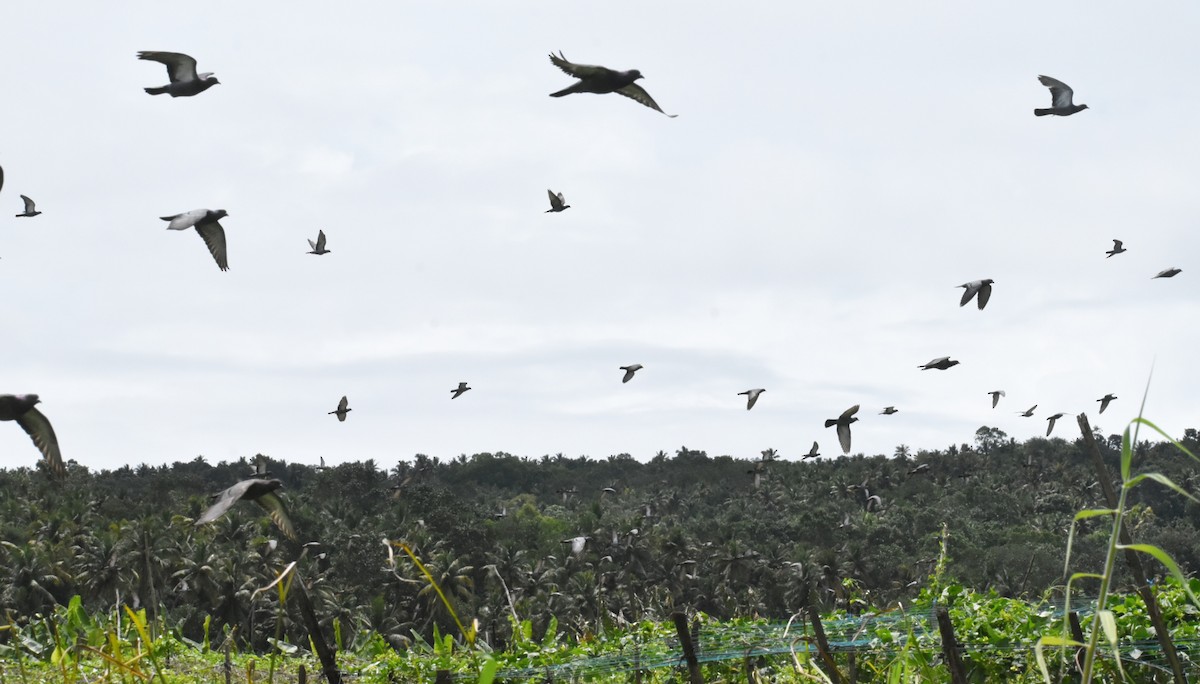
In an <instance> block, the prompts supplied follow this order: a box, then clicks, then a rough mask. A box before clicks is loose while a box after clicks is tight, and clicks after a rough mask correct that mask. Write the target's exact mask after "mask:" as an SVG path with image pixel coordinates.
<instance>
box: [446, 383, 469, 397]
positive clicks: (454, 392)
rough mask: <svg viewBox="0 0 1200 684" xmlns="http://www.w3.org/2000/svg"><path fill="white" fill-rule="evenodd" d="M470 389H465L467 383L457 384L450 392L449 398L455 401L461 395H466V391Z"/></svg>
mask: <svg viewBox="0 0 1200 684" xmlns="http://www.w3.org/2000/svg"><path fill="white" fill-rule="evenodd" d="M470 389H471V388H470V387H467V383H465V382H460V383H458V387H456V388H454V389H452V390H450V398H451V399H457V398H459V397H461V396H462V395H464V394H466V393H467V391H468V390H470Z"/></svg>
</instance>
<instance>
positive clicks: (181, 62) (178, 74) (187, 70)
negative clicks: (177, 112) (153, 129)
mask: <svg viewBox="0 0 1200 684" xmlns="http://www.w3.org/2000/svg"><path fill="white" fill-rule="evenodd" d="M137 56H138V59H148V60H150V61H151V62H158V63H160V64H165V65H167V75H168V76H170V77H171V82H170V83H168V84H167V85H165V86H162V87H159V88H146V92H148V93H150V94H151V95H162V94H163V93H166V94H168V95H170V96H171V97H191V96H192V95H199V94H200V93H202V92H204V91H206V90H208V89H209V88H211V87H213V86H215V85H217V84H218V83H220V81H218V80H217V79H216V77H215V76H213V75H212V74H211V73H204V74H198V73H196V60H194V59H192V58H191V57H188V56H187V55H185V54H183V53H181V52H156V51H144V52H139V53H138V55H137Z"/></svg>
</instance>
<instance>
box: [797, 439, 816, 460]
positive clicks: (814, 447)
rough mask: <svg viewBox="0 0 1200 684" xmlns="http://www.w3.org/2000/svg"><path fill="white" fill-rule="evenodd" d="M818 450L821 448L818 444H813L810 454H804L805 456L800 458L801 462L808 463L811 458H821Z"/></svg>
mask: <svg viewBox="0 0 1200 684" xmlns="http://www.w3.org/2000/svg"><path fill="white" fill-rule="evenodd" d="M818 448H819V447H818V446H817V443H816V442H813V445H812V448H811V449H809V450H808V453H807V454H804V455H803V456H801V457H800V460H801V461H806V460H808V459H810V458H816V457H818V456H820V455H821V454H819V453H817V449H818Z"/></svg>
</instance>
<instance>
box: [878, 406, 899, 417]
mask: <svg viewBox="0 0 1200 684" xmlns="http://www.w3.org/2000/svg"><path fill="white" fill-rule="evenodd" d="M899 412H900V409H898V408H896V407H895V406H889V407H887V408H885V409H884V410H882V411H880V412H879V415H881V416H890V415H892V414H893V413H899Z"/></svg>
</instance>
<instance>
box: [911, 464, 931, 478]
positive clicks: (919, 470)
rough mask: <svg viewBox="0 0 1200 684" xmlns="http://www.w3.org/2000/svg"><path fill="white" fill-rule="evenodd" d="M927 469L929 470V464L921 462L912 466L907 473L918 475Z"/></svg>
mask: <svg viewBox="0 0 1200 684" xmlns="http://www.w3.org/2000/svg"><path fill="white" fill-rule="evenodd" d="M928 470H929V464H928V463H922V464H921V465H919V466H917V467H916V468H913V469H912V470H910V471H908V474H909V475H920V474H921V473H924V472H928Z"/></svg>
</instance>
